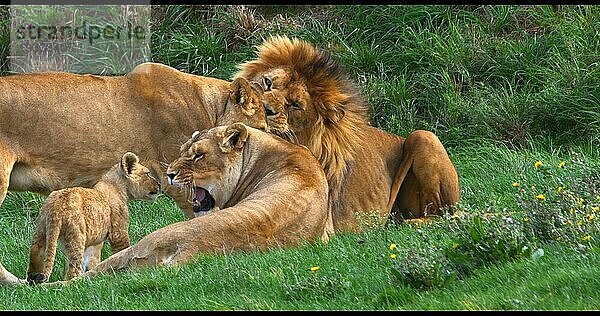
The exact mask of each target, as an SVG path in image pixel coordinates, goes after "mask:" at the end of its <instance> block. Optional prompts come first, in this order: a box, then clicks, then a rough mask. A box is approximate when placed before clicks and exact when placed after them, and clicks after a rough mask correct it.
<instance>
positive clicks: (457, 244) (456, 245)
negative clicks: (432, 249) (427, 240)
mask: <svg viewBox="0 0 600 316" xmlns="http://www.w3.org/2000/svg"><path fill="white" fill-rule="evenodd" d="M458 247H460V244H459V243H457V242H454V243H452V249H456V248H458Z"/></svg>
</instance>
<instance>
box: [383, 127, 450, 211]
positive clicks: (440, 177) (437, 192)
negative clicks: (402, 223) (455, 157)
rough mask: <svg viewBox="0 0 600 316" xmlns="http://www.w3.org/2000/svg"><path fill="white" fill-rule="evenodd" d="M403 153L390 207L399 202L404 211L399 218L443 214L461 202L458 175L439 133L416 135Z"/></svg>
mask: <svg viewBox="0 0 600 316" xmlns="http://www.w3.org/2000/svg"><path fill="white" fill-rule="evenodd" d="M403 153H404V154H403V157H402V158H403V161H402V164H401V166H400V170H399V172H398V175H397V176H396V179H395V181H394V186H393V187H392V192H391V194H392V195H391V198H394V200H390V204H389V205H390V208H391V206H392V205H394V203H395V205H396V206H397V208H398V209H399V210H400V212H399V214H397V215H407V216H408V217H413V218H415V217H423V216H428V215H441V212H442V208H443V207H444V206H451V205H453V204H455V203H456V202H458V199H459V196H460V192H459V187H458V174H457V173H456V169H455V167H454V165H453V164H452V162H451V161H450V157H449V156H448V153H447V152H446V149H445V148H444V146H443V145H442V143H441V142H440V140H439V138H438V137H437V136H436V135H435V134H433V133H432V132H429V131H425V130H417V131H414V132H412V133H411V134H410V135H408V137H407V138H406V140H405V142H404V147H403ZM394 190H396V191H394ZM398 191H399V192H398ZM396 194H397V195H396Z"/></svg>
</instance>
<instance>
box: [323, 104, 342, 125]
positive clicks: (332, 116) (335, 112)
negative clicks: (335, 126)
mask: <svg viewBox="0 0 600 316" xmlns="http://www.w3.org/2000/svg"><path fill="white" fill-rule="evenodd" d="M344 116H346V111H345V110H344V109H343V108H342V107H338V108H336V109H332V110H327V116H326V117H325V119H326V120H327V121H329V122H331V123H337V122H339V121H340V120H341V119H343V118H344Z"/></svg>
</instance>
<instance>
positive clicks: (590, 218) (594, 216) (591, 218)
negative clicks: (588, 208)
mask: <svg viewBox="0 0 600 316" xmlns="http://www.w3.org/2000/svg"><path fill="white" fill-rule="evenodd" d="M594 218H596V215H594V213H592V214H590V216H588V218H587V220H588V222H589V221H591V220H593V219H594Z"/></svg>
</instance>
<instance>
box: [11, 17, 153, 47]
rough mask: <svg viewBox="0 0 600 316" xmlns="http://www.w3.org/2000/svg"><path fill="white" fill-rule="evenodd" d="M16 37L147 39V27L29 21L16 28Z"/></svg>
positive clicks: (46, 38) (92, 40) (91, 42)
mask: <svg viewBox="0 0 600 316" xmlns="http://www.w3.org/2000/svg"><path fill="white" fill-rule="evenodd" d="M15 37H16V39H19V40H23V39H30V40H88V41H89V43H90V44H93V43H94V40H97V39H113V40H131V39H136V40H144V39H146V29H145V28H144V27H142V26H139V25H138V26H133V25H129V26H127V27H122V26H118V25H112V24H107V25H104V26H102V25H97V24H88V23H87V22H83V24H82V25H80V26H77V27H73V26H72V25H62V26H56V25H36V24H33V23H27V24H22V25H21V26H19V27H17V28H16V30H15Z"/></svg>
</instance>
